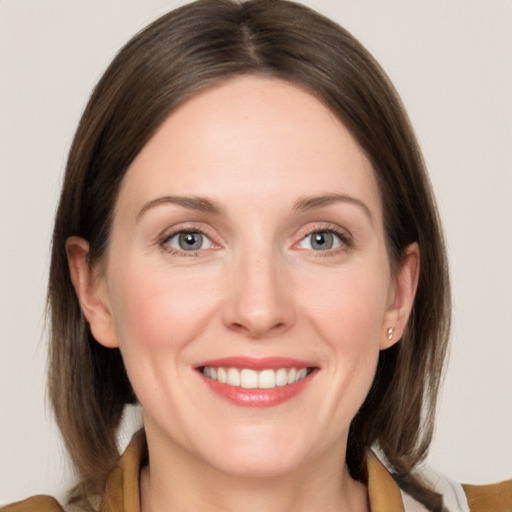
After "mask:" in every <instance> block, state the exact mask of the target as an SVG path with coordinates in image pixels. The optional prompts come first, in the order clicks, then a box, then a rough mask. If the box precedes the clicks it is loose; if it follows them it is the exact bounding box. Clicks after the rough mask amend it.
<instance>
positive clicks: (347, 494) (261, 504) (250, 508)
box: [141, 439, 369, 512]
mask: <svg viewBox="0 0 512 512" xmlns="http://www.w3.org/2000/svg"><path fill="white" fill-rule="evenodd" d="M148 446H149V461H150V462H149V465H148V466H147V467H145V468H144V469H143V470H142V473H141V511H142V512H163V511H167V510H169V509H170V507H171V505H172V510H173V511H175V512H184V511H189V510H208V511H209V512H217V511H219V512H220V511H223V512H235V511H236V512H261V510H265V511H266V512H288V511H290V512H291V511H293V512H306V511H311V510H322V511H323V512H331V511H332V512H335V511H336V512H348V511H350V512H367V511H368V510H369V505H368V498H367V490H366V486H365V485H363V484H362V483H360V482H356V481H354V480H353V479H352V478H351V477H350V475H349V472H348V469H347V468H346V466H345V464H343V463H342V462H340V461H344V457H345V450H344V449H343V450H342V451H343V453H342V454H341V453H340V450H339V449H333V450H331V451H330V452H329V453H328V454H324V455H323V456H321V457H317V459H315V460H311V461H309V462H308V463H306V464H304V465H303V466H302V467H300V468H298V469H295V470H294V471H292V472H289V473H286V474H282V475H272V476H258V477H254V476H240V475H231V474H226V473H223V472H221V471H218V470H217V469H216V468H214V467H212V466H209V465H208V464H205V463H204V462H202V461H199V460H197V459H196V458H194V457H193V456H191V455H190V454H189V453H187V452H185V451H184V450H182V449H181V448H176V447H174V449H173V450H172V453H169V452H168V451H167V450H162V449H161V448H162V447H158V448H159V449H158V450H153V452H152V450H151V444H150V442H149V439H148Z"/></svg>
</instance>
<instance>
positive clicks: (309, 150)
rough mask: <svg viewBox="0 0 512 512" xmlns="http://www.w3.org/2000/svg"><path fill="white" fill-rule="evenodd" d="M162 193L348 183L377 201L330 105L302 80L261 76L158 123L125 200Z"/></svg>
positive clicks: (238, 192) (240, 192) (305, 189)
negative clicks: (301, 85)
mask: <svg viewBox="0 0 512 512" xmlns="http://www.w3.org/2000/svg"><path fill="white" fill-rule="evenodd" d="M163 193H168V194H182V195H201V196H211V195H217V196H219V200H220V202H223V201H231V200H241V201H244V202H245V204H254V203H255V204H260V205H261V204H262V201H270V200H272V199H273V198H275V199H280V200H281V201H286V200H287V199H289V200H290V202H291V201H294V200H295V199H296V197H297V196H303V195H305V194H309V195H315V194H326V193H347V194H351V195H354V196H356V197H357V198H359V199H361V200H363V201H365V202H370V203H372V204H373V207H374V208H377V209H379V210H380V200H379V192H378V188H377V184H376V180H375V178H374V174H373V170H372V168H371V165H370V163H369V161H368V160H367V158H366V156H365V154H364V152H363V151H362V150H361V148H360V147H359V145H358V144H357V143H356V141H355V140H354V138H353V137H352V135H351V134H350V132H349V131H348V130H347V129H346V127H345V126H344V125H343V124H342V123H341V121H340V120H339V119H338V118H337V117H336V116H335V115H334V114H333V113H332V111H331V110H329V109H328V108H327V107H326V106H324V105H323V103H321V102H320V101H319V100H318V99H317V98H316V97H315V96H313V95H312V94H311V93H309V92H307V91H305V90H303V89H301V88H299V87H298V86H296V85H293V84H290V83H288V82H285V81H282V80H276V79H269V78H262V77H255V76H247V77H239V78H235V79H231V80H229V81H227V82H224V83H221V84H220V85H217V86H215V87H211V88H209V89H206V90H204V91H202V92H200V93H198V94H197V95H195V96H194V97H192V98H191V99H189V100H187V101H186V102H184V103H183V104H182V105H181V106H180V107H178V108H177V109H176V110H175V111H174V112H173V113H172V114H171V115H170V116H169V117H168V118H167V119H166V120H165V121H164V122H163V123H162V125H161V126H160V128H159V129H158V130H157V132H156V133H155V135H154V136H153V137H152V138H151V139H150V141H149V142H148V143H147V144H146V146H145V147H144V148H143V149H142V151H141V152H140V153H139V155H138V156H137V158H136V159H135V160H134V162H133V163H132V165H131V166H130V169H129V170H128V172H127V175H126V177H125V179H124V181H123V185H122V189H121V194H120V201H121V202H123V201H124V200H125V199H131V200H133V201H134V202H137V201H139V202H140V201H143V200H148V199H151V198H153V197H154V196H157V195H161V194H163ZM126 196H128V198H127V197H126ZM375 203H377V204H375Z"/></svg>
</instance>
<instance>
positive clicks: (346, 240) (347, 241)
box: [294, 224, 354, 257]
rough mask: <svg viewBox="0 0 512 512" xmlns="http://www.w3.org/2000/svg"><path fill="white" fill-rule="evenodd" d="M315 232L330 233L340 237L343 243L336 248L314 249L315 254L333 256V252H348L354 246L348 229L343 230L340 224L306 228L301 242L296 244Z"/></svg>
mask: <svg viewBox="0 0 512 512" xmlns="http://www.w3.org/2000/svg"><path fill="white" fill-rule="evenodd" d="M314 233H330V234H332V235H334V236H336V237H337V238H339V240H340V244H341V245H340V247H338V248H335V249H328V250H325V251H312V252H313V253H315V256H320V257H324V256H332V255H333V254H337V253H339V252H346V251H348V250H349V249H351V248H352V247H353V246H354V243H353V240H352V237H351V236H350V234H349V233H348V232H347V231H345V230H342V229H340V228H339V227H338V226H336V225H333V224H323V225H314V226H312V227H310V228H309V229H307V230H306V232H305V233H304V235H302V237H301V239H300V240H299V242H296V243H295V244H294V245H297V244H298V243H300V242H302V241H303V240H305V238H306V237H308V236H310V235H313V234H314Z"/></svg>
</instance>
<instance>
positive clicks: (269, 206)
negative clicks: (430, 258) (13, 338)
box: [68, 77, 417, 475]
mask: <svg viewBox="0 0 512 512" xmlns="http://www.w3.org/2000/svg"><path fill="white" fill-rule="evenodd" d="M68 249H69V247H68ZM72 252H73V251H72V250H71V251H70V254H72ZM409 253H410V254H409V257H407V258H406V259H405V262H406V263H405V264H404V267H403V268H402V269H401V270H400V271H399V272H398V274H397V275H396V276H392V275H391V273H390V265H389V261H388V256H387V253H386V245H385V237H384V230H383V215H382V205H381V200H380V197H379V190H378V188H377V184H376V181H375V178H374V176H373V172H372V169H371V167H370V164H369V162H368V160H367V158H366V157H365V155H364V153H363V152H362V150H361V149H360V148H359V147H358V145H357V144H356V142H355V141H354V139H353V138H352V136H351V135H350V133H349V132H348V131H347V130H346V128H345V127H344V126H343V125H342V124H341V123H340V121H339V120H338V119H337V118H336V117H335V116H334V115H333V114H332V113H331V112H330V111H329V110H328V109H327V108H326V107H324V106H323V105H322V104H321V103H320V102H319V101H318V100H317V99H315V98H314V97H313V96H312V95H310V94H309V93H307V92H305V91H303V90H301V89H299V88H298V87H295V86H293V85H290V84H288V83H285V82H282V81H277V80H271V79H264V78H257V77H244V78H237V79H234V80H231V81H228V82H225V83H223V84H221V85H220V86H217V87H215V88H211V89H208V90H206V91H204V92H202V93H200V94H198V95H197V96H195V97H194V98H192V99H191V100H189V101H187V102H186V103H184V104H183V105H182V106H181V107H180V108H179V109H178V110H176V111H175V112H174V113H173V114H172V115H171V116H170V117H169V118H168V119H167V120H166V121H165V122H164V123H163V124H162V126H161V127H160V129H159V130H158V131H157V133H156V134H155V135H154V137H153V138H152V139H151V140H150V141H149V142H148V144H147V145H146V146H145V147H144V148H143V150H142V151H141V153H140V154H139V155H138V156H137V158H136V159H135V161H134V162H133V164H132V165H131V167H130V169H129V170H128V173H127V175H126V177H125V179H124V181H123V184H122V186H121V190H120V193H119V199H118V202H117V205H116V208H115V215H114V222H113V228H112V236H111V244H110V247H109V250H108V254H107V257H106V260H105V261H104V262H103V264H102V266H101V269H100V271H101V277H100V278H99V279H97V280H96V281H95V294H96V295H95V297H96V298H97V299H98V300H97V301H96V303H95V305H93V309H94V307H95V308H96V310H95V312H94V313H93V314H91V313H90V312H88V310H87V308H85V309H86V315H87V316H88V319H89V321H90V324H91V329H92V331H93V333H94V335H95V336H96V338H97V339H98V341H100V342H101V343H103V344H104V345H107V346H119V347H120V350H121V352H122V355H123V359H124V362H125V365H126V368H127V371H128V375H129V378H130V380H131V383H132V385H133V387H134V390H135V392H136V395H137V397H138V399H139V401H140V403H141V405H142V408H143V413H144V421H145V426H146V431H147V436H148V441H149V443H150V449H151V446H152V445H153V446H159V447H160V448H161V450H160V449H159V451H158V452H155V453H167V454H168V453H169V451H172V452H173V453H175V454H176V456H177V457H181V458H182V459H183V460H184V461H189V462H191V461H193V462H194V463H199V464H206V465H207V466H208V467H210V468H211V467H213V468H215V469H218V470H220V471H222V472H224V473H228V474H243V475H268V474H271V475H276V474H282V473H286V472H289V471H293V470H294V469H297V468H300V467H304V465H307V464H313V463H315V462H317V461H321V460H324V461H325V460H327V459H328V458H331V459H332V460H336V461H337V463H338V462H339V460H340V458H339V457H343V456H344V454H345V446H346V442H347V433H348V428H349V424H350V422H351V420H352V418H353V417H354V415H355V414H356V412H357V410H358V409H359V407H360V406H361V404H362V402H363V401H364V399H365V397H366V395H367V393H368V390H369V388H370V385H371V383H372V380H373V377H374V372H375V369H376V364H377V359H378V355H379V351H380V350H381V349H383V348H386V347H388V346H389V345H391V344H392V343H394V342H395V340H397V339H398V338H399V337H400V335H401V332H402V330H403V327H404V324H405V321H406V318H407V314H408V311H409V308H410V302H411V301H412V296H413V294H414V281H415V277H414V275H415V267H416V263H417V256H416V252H415V251H414V250H411V251H409ZM71 266H72V268H73V267H74V265H73V262H72V263H71ZM75 266H76V265H75ZM77 266H78V267H79V266H80V265H77ZM79 293H80V292H79ZM82 303H84V300H82ZM389 327H394V328H395V331H394V336H393V339H392V340H389V339H388V333H387V330H388V328H389ZM155 457H158V455H157V454H155Z"/></svg>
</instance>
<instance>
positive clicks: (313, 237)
mask: <svg viewBox="0 0 512 512" xmlns="http://www.w3.org/2000/svg"><path fill="white" fill-rule="evenodd" d="M341 243H342V242H341V239H340V236H339V235H337V234H336V233H333V232H332V231H315V232H313V233H310V234H309V235H306V236H305V237H304V238H303V239H302V242H301V244H300V248H301V249H312V250H313V251H329V250H331V249H337V248H338V247H340V246H341Z"/></svg>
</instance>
